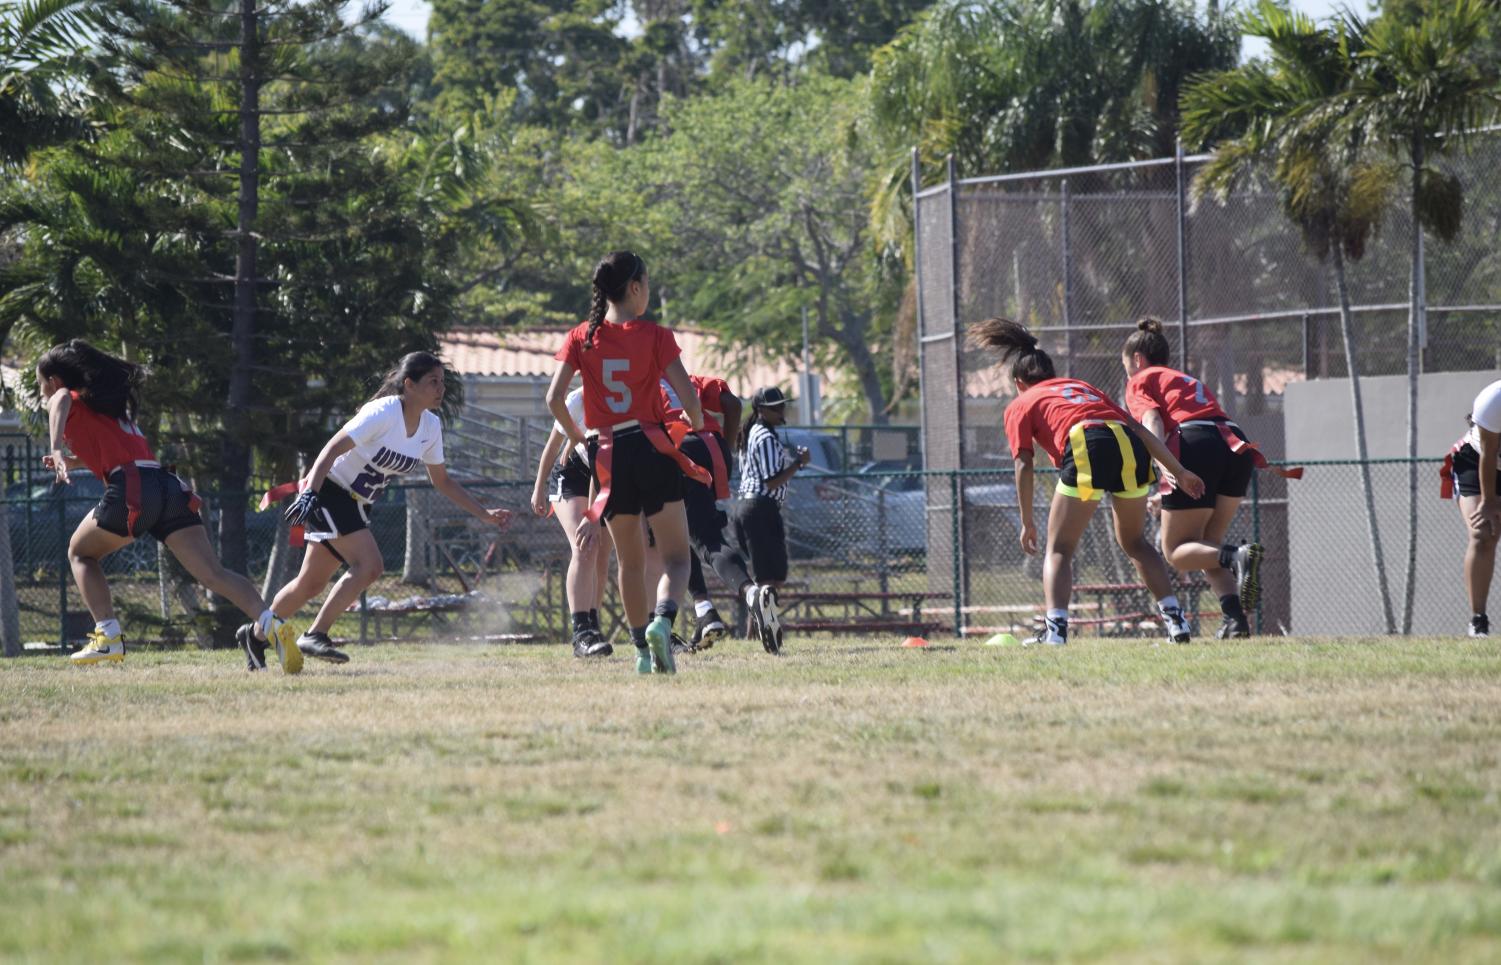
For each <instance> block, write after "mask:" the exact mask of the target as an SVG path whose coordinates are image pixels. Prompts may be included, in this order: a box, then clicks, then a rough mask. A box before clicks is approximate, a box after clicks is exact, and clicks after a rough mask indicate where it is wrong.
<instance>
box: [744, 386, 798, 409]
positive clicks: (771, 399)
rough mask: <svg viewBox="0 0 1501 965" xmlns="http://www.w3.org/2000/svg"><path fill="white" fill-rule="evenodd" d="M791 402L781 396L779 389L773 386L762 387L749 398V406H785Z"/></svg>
mask: <svg viewBox="0 0 1501 965" xmlns="http://www.w3.org/2000/svg"><path fill="white" fill-rule="evenodd" d="M791 401H792V400H791V399H789V398H787V396H785V395H783V394H782V390H781V389H779V388H777V387H776V386H774V385H763V386H762V387H761V388H759V389H757V390H756V394H755V395H753V396H751V405H763V406H773V405H786V404H787V403H789V402H791Z"/></svg>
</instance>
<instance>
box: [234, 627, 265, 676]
mask: <svg viewBox="0 0 1501 965" xmlns="http://www.w3.org/2000/svg"><path fill="white" fill-rule="evenodd" d="M235 641H236V642H237V643H239V645H240V649H241V650H243V651H245V669H246V670H249V671H251V672H252V673H253V672H255V671H257V670H265V669H266V644H265V641H263V640H258V639H256V636H255V624H253V623H246V624H244V625H242V626H241V627H240V628H239V629H238V630H236V631H235Z"/></svg>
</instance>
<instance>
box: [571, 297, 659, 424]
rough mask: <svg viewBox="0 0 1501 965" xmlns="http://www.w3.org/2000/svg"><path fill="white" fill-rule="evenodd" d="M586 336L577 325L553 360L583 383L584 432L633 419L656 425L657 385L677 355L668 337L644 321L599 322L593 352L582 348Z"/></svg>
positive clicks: (586, 327)
mask: <svg viewBox="0 0 1501 965" xmlns="http://www.w3.org/2000/svg"><path fill="white" fill-rule="evenodd" d="M588 333H589V323H588V322H581V323H579V324H578V325H577V326H575V327H574V329H573V330H572V331H570V332H569V333H568V337H567V338H566V339H565V340H564V341H563V347H562V348H560V349H558V354H557V355H555V356H553V358H555V359H557V360H558V361H559V362H567V363H568V364H569V365H570V366H572V367H573V369H574V370H575V371H577V372H578V373H579V374H580V375H582V376H583V378H584V428H586V429H603V428H605V427H606V426H612V425H617V424H619V423H621V422H629V421H630V420H632V419H635V420H636V421H638V422H661V421H662V393H661V391H660V389H659V388H658V386H657V383H658V381H660V380H661V378H662V373H663V371H665V370H666V368H667V366H669V365H671V364H672V363H673V361H674V360H676V359H677V357H678V356H679V355H681V354H682V350H681V349H679V348H678V341H677V339H676V338H673V335H672V332H671V331H670V330H669V329H665V328H663V327H662V326H660V325H658V324H657V323H656V322H648V321H646V320H644V319H637V320H636V321H632V322H621V323H615V322H604V323H602V324H601V325H600V326H599V328H598V329H596V330H595V332H594V347H593V348H585V347H584V338H585V336H587V335H588Z"/></svg>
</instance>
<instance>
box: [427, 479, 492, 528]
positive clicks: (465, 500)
mask: <svg viewBox="0 0 1501 965" xmlns="http://www.w3.org/2000/svg"><path fill="white" fill-rule="evenodd" d="M427 478H428V479H431V480H432V483H433V488H434V489H436V490H437V491H438V492H440V493H442V494H443V495H445V496H447V497H448V498H449V499H450V500H452V501H453V503H454V505H456V506H458V507H459V508H460V509H462V510H463V511H464V512H466V513H468V514H469V515H470V516H473V517H474V518H475V519H482V520H484V521H485V522H487V523H490V524H491V525H493V526H495V527H496V528H498V529H505V528H506V526H508V525H510V522H511V511H510V510H509V509H486V508H485V507H484V506H482V505H480V503H479V500H477V499H475V498H474V497H473V496H471V495H469V491H468V490H467V489H465V488H464V487H463V486H461V485H459V484H458V482H457V481H456V480H454V479H453V477H451V476H449V475H448V467H447V466H445V465H443V464H442V463H437V464H434V465H429V466H428V467H427Z"/></svg>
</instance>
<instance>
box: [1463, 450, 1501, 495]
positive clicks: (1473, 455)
mask: <svg viewBox="0 0 1501 965" xmlns="http://www.w3.org/2000/svg"><path fill="white" fill-rule="evenodd" d="M1454 488H1455V489H1457V490H1459V494H1460V495H1461V496H1479V495H1480V453H1478V452H1476V451H1475V447H1474V446H1472V445H1470V444H1469V443H1468V442H1467V443H1465V444H1464V445H1462V446H1460V447H1459V448H1458V449H1456V450H1455V451H1454ZM1496 491H1497V492H1501V469H1497V470H1496Z"/></svg>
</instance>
